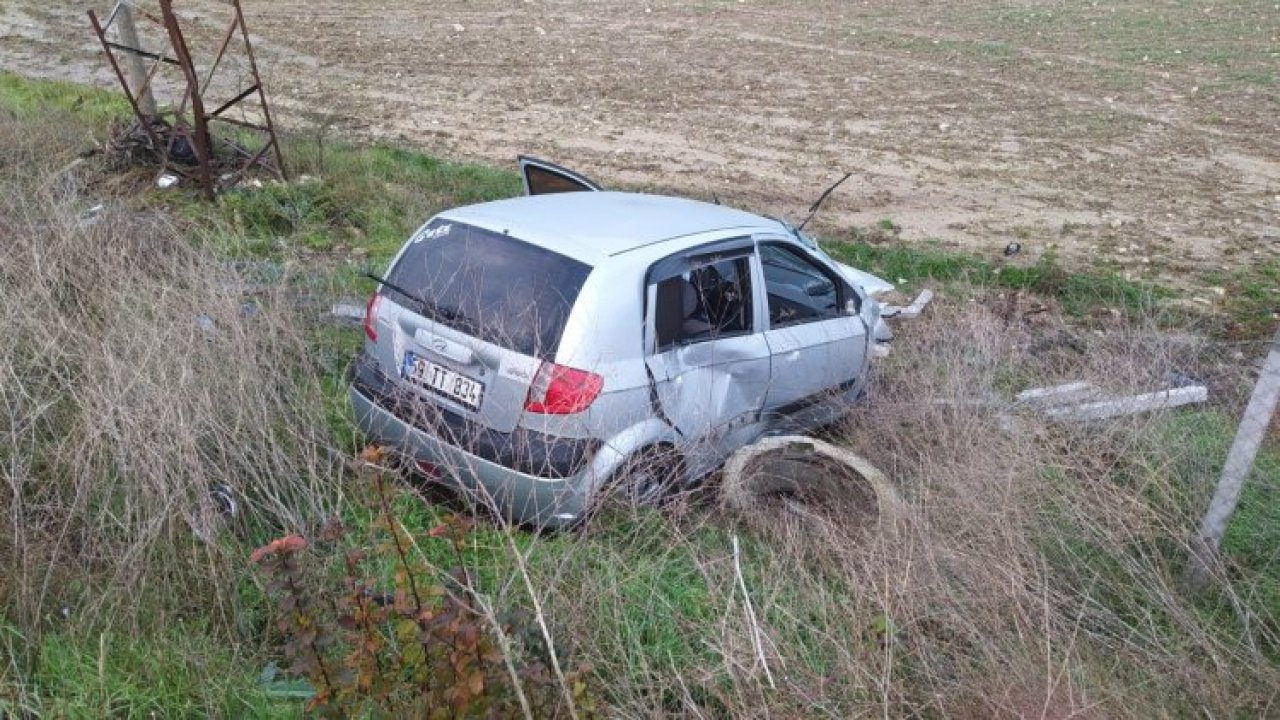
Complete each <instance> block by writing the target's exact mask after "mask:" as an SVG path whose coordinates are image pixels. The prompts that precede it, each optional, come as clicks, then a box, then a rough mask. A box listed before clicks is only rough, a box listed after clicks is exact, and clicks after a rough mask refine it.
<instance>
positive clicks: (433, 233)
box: [413, 223, 453, 245]
mask: <svg viewBox="0 0 1280 720" xmlns="http://www.w3.org/2000/svg"><path fill="white" fill-rule="evenodd" d="M452 230H453V223H445V224H444V225H437V226H436V227H433V228H424V229H423V231H422V232H420V233H418V236H417V237H415V238H414V239H413V243H414V244H415V245H416V244H418V243H420V242H422V241H423V240H435V239H436V238H441V237H444V236H445V235H448V234H449V233H450V232H451V231H452Z"/></svg>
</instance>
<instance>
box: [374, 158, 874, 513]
mask: <svg viewBox="0 0 1280 720" xmlns="http://www.w3.org/2000/svg"><path fill="white" fill-rule="evenodd" d="M526 161H527V162H526ZM522 167H524V169H525V174H526V178H525V182H526V189H527V190H530V189H532V190H536V189H538V188H549V189H546V190H545V191H543V192H540V193H538V194H531V195H528V196H525V197H520V198H514V199H510V200H501V201H497V202H491V203H483V204H479V205H472V206H466V207H462V208H456V209H453V210H449V211H446V212H443V213H441V214H440V215H438V216H436V217H435V218H432V219H431V220H430V221H428V222H427V223H426V224H424V225H423V226H422V228H420V229H419V230H418V232H416V233H415V234H414V235H413V236H412V237H411V238H410V240H409V241H408V242H406V244H405V246H404V247H403V248H402V249H401V251H400V253H398V254H397V256H396V257H395V258H394V259H393V261H392V262H391V265H390V269H389V270H388V274H387V276H386V277H385V278H383V280H384V282H383V283H382V284H381V285H380V286H379V288H378V290H377V291H376V293H375V294H374V296H373V297H371V299H370V305H369V312H368V317H367V318H366V334H367V335H368V339H367V340H366V343H365V347H364V349H363V351H362V352H361V355H360V357H359V358H358V359H357V361H356V363H355V364H354V367H353V372H352V384H351V391H350V396H351V400H352V403H353V407H354V409H355V414H356V419H357V422H358V424H359V426H360V428H361V429H362V430H363V431H364V433H365V435H366V436H367V437H368V439H369V440H370V441H372V442H377V443H381V444H385V445H389V446H392V447H394V448H396V449H398V450H399V451H400V452H401V453H402V454H403V455H404V456H405V457H407V458H409V459H410V460H411V461H412V462H414V463H416V465H417V469H418V470H419V471H421V472H423V473H425V474H428V475H433V476H438V478H439V479H440V481H442V482H446V483H450V484H452V485H454V486H456V487H458V488H459V489H462V490H464V491H467V492H468V493H470V494H471V495H473V496H474V497H476V498H477V499H478V500H480V501H481V502H482V503H483V504H486V505H489V506H490V507H492V508H494V509H495V510H496V511H497V512H499V513H500V514H501V515H504V516H506V517H508V518H510V519H511V520H513V521H516V522H520V523H528V524H533V525H538V526H562V525H567V524H571V523H574V522H576V521H578V520H579V519H581V518H582V517H583V515H584V514H585V513H587V512H588V511H589V510H590V509H591V508H592V507H593V506H594V505H595V503H596V502H597V501H598V499H599V498H600V497H601V495H602V488H603V487H604V486H605V485H606V483H609V482H611V481H613V480H616V479H618V478H619V477H620V474H621V471H622V469H623V468H624V467H625V466H626V465H627V463H628V462H630V461H632V460H633V459H634V458H636V457H637V456H638V455H640V454H643V453H645V452H646V451H649V450H652V449H653V448H659V447H661V448H664V449H667V450H669V451H670V454H672V455H673V456H676V457H678V458H679V462H678V464H677V465H676V466H675V467H676V468H678V470H679V472H680V475H681V477H680V478H679V484H688V483H693V482H695V481H697V480H698V479H700V478H701V477H703V476H705V475H706V474H708V473H710V472H712V471H713V470H715V469H716V468H717V467H719V465H720V464H722V463H723V462H724V460H725V458H727V457H728V455H729V454H731V453H732V452H733V451H734V450H736V449H737V448H739V447H742V446H743V445H745V444H748V443H750V442H753V441H754V440H756V439H758V438H760V437H761V436H763V435H766V434H770V433H775V432H783V431H785V432H794V431H797V430H805V429H811V428H814V427H817V426H820V425H823V424H826V423H829V422H832V421H834V420H836V419H838V418H839V417H840V416H841V414H843V413H844V412H847V411H848V409H849V407H850V406H851V403H852V402H854V401H855V400H856V399H857V398H858V397H859V396H860V394H861V393H862V392H863V387H864V378H865V375H866V367H867V363H868V360H869V357H870V354H871V353H870V352H869V350H870V345H871V344H872V343H873V337H874V336H875V335H876V331H875V328H876V327H877V326H878V325H880V324H882V323H881V321H880V317H879V304H878V303H877V302H876V301H875V299H874V298H873V297H872V294H871V292H869V290H872V289H877V288H880V285H881V284H883V285H887V283H883V281H880V280H879V279H878V278H874V276H869V275H865V274H860V273H857V271H855V272H854V273H850V272H848V271H849V270H851V268H847V266H841V265H839V264H838V263H835V262H834V261H832V260H831V259H830V258H829V257H828V256H827V255H826V254H825V253H823V252H821V250H820V249H817V247H816V244H814V245H811V244H810V243H811V242H812V241H811V240H809V239H808V238H807V237H805V236H803V235H801V234H800V233H798V232H796V231H795V230H794V229H792V228H791V227H790V226H788V225H786V224H785V223H782V222H780V221H777V220H772V219H769V218H765V217H761V216H758V215H754V214H751V213H747V212H743V211H740V210H734V209H731V208H727V207H723V206H720V205H713V204H709V203H702V202H697V201H693V200H687V199H681V198H671V197H664V196H655V195H643V194H636V193H616V192H605V191H600V190H598V188H597V187H596V186H594V184H591V185H589V186H587V185H584V182H585V183H589V182H590V181H586V180H585V178H582V177H581V176H577V175H573V176H572V177H564V178H562V179H557V178H555V177H550V175H554V173H555V172H556V171H557V170H559V171H563V168H557V167H556V166H554V165H551V164H549V163H543V162H541V161H533V160H531V159H522ZM530 168H532V170H531V169H530ZM564 172H566V173H567V172H568V171H564ZM531 173H537V174H536V175H535V174H531ZM575 186H576V190H577V191H575ZM890 287H891V286H890Z"/></svg>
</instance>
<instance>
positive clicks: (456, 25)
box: [453, 23, 466, 32]
mask: <svg viewBox="0 0 1280 720" xmlns="http://www.w3.org/2000/svg"><path fill="white" fill-rule="evenodd" d="M465 30H466V28H465V27H463V26H462V25H461V24H459V23H454V24H453V31H454V32H463V31H465Z"/></svg>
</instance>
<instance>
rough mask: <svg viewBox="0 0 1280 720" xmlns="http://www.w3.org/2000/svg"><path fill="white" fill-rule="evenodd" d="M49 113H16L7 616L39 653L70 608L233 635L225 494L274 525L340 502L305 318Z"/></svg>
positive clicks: (1, 185)
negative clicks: (247, 280) (205, 626)
mask: <svg viewBox="0 0 1280 720" xmlns="http://www.w3.org/2000/svg"><path fill="white" fill-rule="evenodd" d="M2 112H3V111H2V110H0V113H2ZM43 120H44V121H43V122H32V121H31V120H29V119H28V120H24V121H21V122H18V121H16V120H13V119H12V118H7V117H4V116H3V115H0V235H3V237H4V240H3V242H0V332H3V334H4V337H5V342H4V343H3V344H2V345H0V515H2V516H3V522H0V564H2V565H3V567H4V568H5V572H4V575H5V577H6V579H5V582H3V583H0V609H2V610H3V613H4V615H5V616H6V617H8V618H9V619H10V621H11V622H12V623H13V624H14V626H15V627H16V628H17V629H18V630H19V631H20V632H21V634H22V636H23V638H24V640H23V642H24V643H25V644H26V646H27V649H33V648H35V647H37V645H38V642H37V638H38V636H39V633H40V631H41V630H42V629H44V628H48V627H51V623H54V624H56V623H57V622H58V621H57V618H58V617H59V616H62V615H69V616H72V617H74V618H76V619H78V620H79V619H83V620H87V621H90V622H92V621H93V620H95V619H96V620H98V621H99V622H104V623H110V624H113V625H117V626H119V624H120V623H129V622H131V621H135V620H139V615H140V614H147V613H155V612H159V613H160V618H161V620H163V617H164V616H165V614H166V613H173V614H174V615H177V616H181V615H184V614H189V615H195V616H199V617H201V618H202V619H204V620H208V621H209V622H210V623H212V624H213V625H215V626H221V627H233V626H235V624H236V623H237V622H239V618H238V617H237V615H238V613H239V608H237V607H236V604H237V603H238V602H239V601H238V599H237V597H236V591H235V589H234V587H233V585H232V583H231V580H232V578H233V577H235V575H236V574H237V573H239V572H240V571H241V566H242V565H243V562H244V561H243V558H242V557H241V555H240V552H239V551H240V548H239V547H237V544H236V543H235V542H234V541H232V542H230V543H228V542H223V541H222V540H217V539H213V537H212V534H211V532H210V529H211V528H210V523H213V522H216V518H215V517H214V515H216V513H214V511H213V508H211V507H210V503H209V502H208V494H209V491H210V488H212V487H214V486H220V485H221V486H227V487H229V488H230V489H231V490H232V491H233V492H234V493H235V494H236V495H237V496H238V497H239V498H240V500H241V503H242V505H245V506H246V507H247V509H249V510H251V512H246V513H243V514H242V520H241V521H242V522H244V523H256V524H258V525H259V526H261V527H266V528H271V527H306V526H308V525H309V524H310V523H312V522H315V521H316V520H317V519H319V518H321V517H323V516H324V515H325V514H327V513H328V512H331V511H332V508H333V507H335V506H336V505H337V503H338V501H339V499H340V494H339V490H338V489H339V488H340V483H339V482H338V481H339V479H340V476H341V468H340V466H339V464H338V463H336V462H335V460H334V458H335V457H337V456H336V455H335V454H334V453H333V452H332V451H331V450H330V440H329V437H328V436H329V430H328V429H327V428H326V427H325V425H324V422H323V407H322V398H323V394H322V393H321V390H320V376H319V374H318V372H317V369H316V368H315V367H314V366H313V363H312V362H311V360H310V359H309V358H308V347H307V344H306V338H305V336H304V329H305V327H304V324H303V323H301V322H300V316H299V313H297V312H295V310H294V309H293V308H292V307H291V306H290V305H289V304H288V303H286V302H284V301H283V300H282V298H281V297H279V296H277V295H275V294H272V293H266V294H263V295H260V296H258V297H256V298H255V299H254V300H253V302H252V303H251V304H246V302H245V300H244V299H243V298H242V296H241V295H240V293H238V292H235V291H231V290H229V288H234V287H236V284H237V278H236V277H235V275H234V273H233V272H232V271H231V270H230V269H229V268H228V266H226V265H224V264H223V263H222V262H220V261H219V260H218V259H217V258H214V257H212V256H210V255H208V254H206V253H204V252H202V251H200V250H197V249H194V248H193V247H192V246H191V245H190V244H189V243H188V242H187V240H186V239H185V238H184V237H182V236H181V234H180V233H179V232H178V231H177V230H176V229H175V227H174V226H173V225H172V224H171V223H170V222H169V221H168V220H167V219H166V218H165V217H164V216H162V215H160V214H156V213H153V212H151V211H147V210H142V209H136V208H134V207H131V206H130V204H129V200H128V198H125V197H117V196H115V195H114V194H113V193H112V191H111V190H110V188H109V187H107V186H106V184H105V183H103V182H100V181H95V180H94V179H93V177H92V174H91V173H90V172H88V171H87V168H89V167H93V166H94V165H93V164H89V163H86V164H76V163H75V162H74V161H75V155H74V153H75V151H76V149H77V148H78V147H79V146H80V144H81V143H83V142H84V140H85V138H84V137H82V136H78V135H77V134H76V129H77V128H82V127H83V126H82V125H78V124H77V123H74V122H70V121H67V118H64V117H60V116H58V115H57V114H56V113H50V114H49V117H46V118H43ZM88 183H94V184H93V185H92V186H90V185H89V184H88ZM99 203H103V206H102V208H101V209H100V210H98V211H97V212H96V213H90V212H89V211H90V208H91V207H92V206H93V205H97V204H99ZM245 518H249V519H245ZM248 529H249V528H245V527H240V528H238V530H241V531H245V530H248ZM200 536H204V537H205V538H206V540H208V541H207V542H202V541H201V540H199V539H198V538H199V537H200ZM227 537H233V536H227ZM144 599H145V601H144ZM156 600H158V602H155V601H156ZM148 622H150V620H148ZM11 649H12V648H11ZM19 649H20V647H19Z"/></svg>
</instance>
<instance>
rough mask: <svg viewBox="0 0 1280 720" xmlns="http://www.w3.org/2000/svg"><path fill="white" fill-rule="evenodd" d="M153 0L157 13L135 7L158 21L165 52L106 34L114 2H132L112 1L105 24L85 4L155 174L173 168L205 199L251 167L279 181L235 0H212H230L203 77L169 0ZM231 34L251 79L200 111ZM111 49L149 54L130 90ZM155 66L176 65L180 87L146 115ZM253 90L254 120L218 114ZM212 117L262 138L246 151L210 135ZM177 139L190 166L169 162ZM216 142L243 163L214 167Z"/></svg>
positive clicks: (262, 94)
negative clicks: (173, 98) (190, 154)
mask: <svg viewBox="0 0 1280 720" xmlns="http://www.w3.org/2000/svg"><path fill="white" fill-rule="evenodd" d="M155 1H156V3H157V5H158V6H159V10H160V14H159V16H158V17H157V16H156V15H155V14H152V13H148V12H145V11H142V12H141V13H140V14H141V16H142V17H143V18H145V19H146V20H148V21H150V22H152V23H155V24H158V25H160V26H161V27H162V28H163V29H164V33H165V35H166V36H167V37H168V39H169V44H170V48H169V50H170V51H171V53H172V55H166V54H163V53H157V52H151V51H148V50H145V49H143V48H141V47H129V46H126V45H123V44H121V43H118V42H114V41H112V40H109V39H108V37H107V33H108V31H109V30H110V29H111V27H112V24H113V23H114V22H115V20H116V16H117V15H118V14H119V11H120V7H121V6H122V5H123V4H125V3H129V4H130V5H131V6H132V5H133V3H132V2H131V0H118V1H117V2H116V4H115V5H114V6H113V7H112V10H111V13H110V15H109V16H108V17H107V21H106V22H105V23H104V22H100V21H99V19H98V16H97V14H96V13H94V11H93V10H89V12H88V14H89V22H90V24H91V25H92V26H93V31H94V33H95V34H96V35H97V37H98V41H99V43H101V45H102V50H103V52H104V53H105V54H106V56H107V62H108V63H109V64H110V65H111V69H112V71H113V72H114V73H115V76H116V79H117V80H118V81H119V82H120V87H121V88H123V89H124V94H125V97H126V98H127V99H128V101H129V106H130V107H131V108H132V109H133V113H134V115H135V116H136V117H137V120H138V124H139V126H140V128H141V129H142V131H143V132H144V133H145V134H146V137H147V141H148V142H149V144H150V151H151V152H153V153H154V154H155V155H156V156H157V159H158V160H159V162H160V172H161V174H163V173H165V172H174V173H177V174H179V175H182V176H184V177H186V178H188V179H190V180H193V181H195V182H196V183H198V185H199V187H200V189H201V192H202V193H203V194H204V196H205V197H206V198H212V197H213V196H214V195H215V194H216V193H217V192H218V190H220V189H223V188H225V187H229V186H231V185H234V184H235V183H236V182H238V181H239V180H240V179H241V178H242V177H243V176H244V174H245V173H247V172H248V171H249V170H251V169H252V168H254V167H258V168H261V169H263V170H265V171H266V172H268V173H270V174H272V175H275V176H276V177H278V178H280V179H281V180H287V179H288V173H287V170H286V169H285V164H284V154H283V152H282V151H281V147H280V141H279V139H278V138H277V136H276V130H275V124H274V122H273V121H272V118H271V109H270V107H269V106H268V103H267V95H266V90H265V88H264V87H263V83H262V77H261V75H260V73H259V71H258V62H257V59H256V58H255V57H254V54H253V44H252V42H251V41H250V39H249V28H248V26H247V25H246V24H245V20H244V11H243V10H242V9H241V7H240V0H219V1H220V2H222V4H225V5H228V6H230V7H231V8H232V10H233V11H234V14H233V16H232V19H231V22H230V23H229V24H228V26H227V29H226V31H225V32H224V33H223V35H222V41H221V43H220V44H219V47H218V52H217V55H216V57H214V59H213V61H212V62H211V63H210V65H209V67H208V70H207V72H206V73H205V75H204V78H203V82H202V81H201V78H200V75H199V73H198V72H197V70H196V63H195V60H194V59H193V58H192V57H191V52H190V50H189V49H188V46H187V42H186V38H185V37H184V36H183V32H182V24H181V23H180V22H179V20H178V16H177V15H176V14H175V13H174V10H173V0H155ZM237 34H238V35H239V38H240V42H241V45H242V48H243V52H244V57H245V58H246V59H247V61H248V65H249V74H250V79H251V84H250V85H249V87H247V88H241V89H240V90H239V91H237V92H236V93H235V95H234V96H233V97H232V98H231V99H230V100H227V101H225V102H222V103H221V104H219V105H218V107H217V108H216V109H214V110H213V111H212V112H209V111H207V110H206V104H205V93H206V92H207V91H208V90H209V88H210V87H211V86H212V83H213V79H214V76H215V75H216V73H217V71H218V68H219V66H220V65H221V64H222V61H223V59H224V58H225V57H226V55H227V51H228V49H229V48H230V47H231V44H232V42H233V41H234V40H235V39H236V36H237ZM118 53H120V54H131V55H136V56H138V57H142V58H145V59H147V60H150V61H151V67H150V69H149V70H148V71H147V73H146V76H145V77H144V78H142V81H141V82H140V83H138V87H137V88H136V89H135V88H134V87H131V86H130V84H129V78H128V77H127V76H126V74H125V72H124V70H123V68H122V67H121V64H120V60H119V57H118V56H117V54H118ZM162 65H167V66H176V67H177V68H178V69H179V70H180V71H181V72H182V79H183V81H184V82H185V84H186V90H185V92H184V93H183V95H182V97H181V98H180V99H179V100H178V102H177V103H176V104H174V105H172V106H171V109H168V110H164V111H162V110H160V109H159V108H158V107H157V110H156V112H155V113H154V114H147V113H145V112H143V110H142V105H141V103H140V98H141V97H142V95H143V93H145V92H147V90H148V89H149V88H150V87H151V85H152V80H154V78H155V76H156V73H157V71H158V70H159V69H160V67H161V66H162ZM254 96H256V100H257V103H258V106H259V107H260V108H261V113H262V122H261V123H254V122H248V121H246V120H238V119H234V118H230V117H225V116H224V113H226V112H227V111H228V110H231V109H232V108H235V107H237V106H240V105H241V104H242V103H244V102H246V101H248V100H250V98H253V97H254ZM188 107H190V112H188V110H187V108H188ZM212 122H217V123H225V124H227V125H230V126H235V127H241V128H246V129H249V130H252V131H255V132H257V133H259V134H260V135H261V136H262V137H263V138H264V142H263V144H262V147H261V148H260V149H258V150H257V151H256V152H251V151H249V150H247V149H246V148H243V147H241V146H240V145H239V144H237V143H236V142H234V140H232V139H231V138H218V137H216V136H215V135H214V134H213V133H211V132H210V123H212ZM163 134H167V138H165V137H162V135H163ZM179 138H182V139H184V140H185V141H186V142H187V144H188V145H189V146H190V147H191V149H192V150H193V151H194V154H195V157H196V163H195V165H194V166H184V164H183V163H181V162H178V161H176V160H175V158H174V157H173V152H174V146H175V143H176V142H177V140H178V139H179ZM219 149H221V150H223V151H224V152H223V155H230V156H232V157H235V158H239V159H243V160H244V162H243V163H239V162H237V163H236V164H235V166H234V167H232V168H226V167H225V166H222V167H220V166H219V165H218V150H219ZM269 154H270V155H269Z"/></svg>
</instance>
